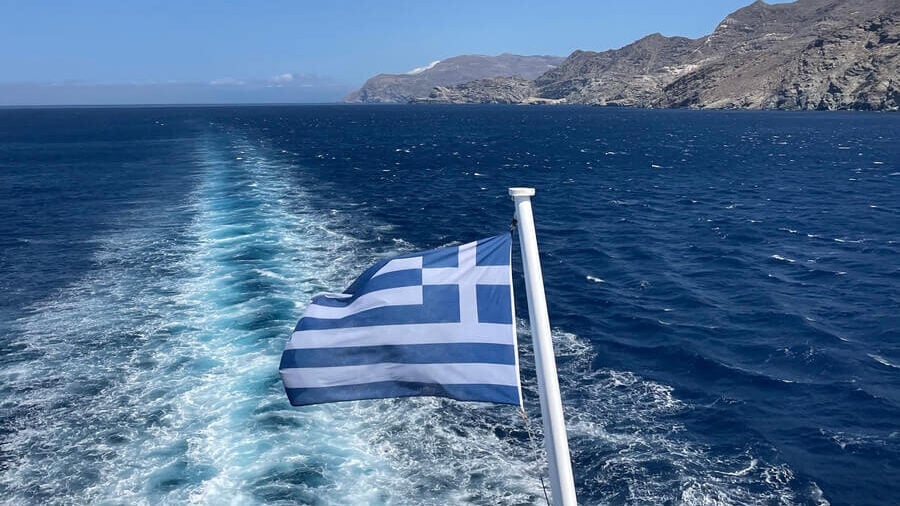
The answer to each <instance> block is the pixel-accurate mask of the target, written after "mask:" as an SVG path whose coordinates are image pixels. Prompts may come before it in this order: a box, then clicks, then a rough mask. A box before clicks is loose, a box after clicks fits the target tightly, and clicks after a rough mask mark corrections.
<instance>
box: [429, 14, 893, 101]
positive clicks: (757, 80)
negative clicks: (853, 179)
mask: <svg viewBox="0 0 900 506" xmlns="http://www.w3.org/2000/svg"><path fill="white" fill-rule="evenodd" d="M508 88H511V89H516V90H519V93H521V92H522V91H523V90H525V89H527V88H528V86H527V84H526V83H523V82H521V81H510V83H509V84H508V85H504V84H503V83H501V82H498V80H492V81H491V82H490V83H484V82H480V83H467V84H465V85H463V86H457V87H449V88H446V89H434V90H432V92H431V94H430V96H429V101H430V102H445V103H457V102H504V101H508V100H509V99H511V98H513V97H515V96H517V95H516V94H511V93H509V92H508V91H507V89H508ZM531 89H532V90H533V94H532V95H531V96H529V97H526V98H524V99H521V100H515V101H514V103H533V102H551V103H570V104H590V105H626V106H637V107H692V108H752V109H776V108H777V109H826V110H831V109H861V110H898V109H900V0H797V1H795V2H793V3H787V4H776V5H769V4H766V3H765V2H762V1H757V2H755V3H753V4H751V5H749V6H747V7H744V8H743V9H740V10H738V11H736V12H734V13H733V14H731V15H729V16H728V17H726V18H725V19H724V20H723V21H722V22H721V23H720V24H719V25H718V26H717V27H716V29H715V31H714V32H713V33H712V34H710V35H708V36H706V37H702V38H699V39H688V38H684V37H665V36H662V35H660V34H653V35H649V36H647V37H644V38H643V39H640V40H638V41H636V42H634V43H632V44H629V45H628V46H625V47H623V48H620V49H615V50H610V51H604V52H592V51H575V52H574V53H572V54H571V55H570V56H569V57H568V58H566V60H565V61H564V62H562V63H561V64H560V65H559V66H557V67H555V68H553V69H551V70H549V71H547V72H545V73H544V74H543V75H541V76H539V77H537V78H536V79H535V80H534V81H533V84H532V87H531ZM492 90H496V91H498V95H496V96H494V95H492V94H491V93H492Z"/></svg>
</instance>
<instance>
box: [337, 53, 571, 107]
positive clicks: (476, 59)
mask: <svg viewBox="0 0 900 506" xmlns="http://www.w3.org/2000/svg"><path fill="white" fill-rule="evenodd" d="M563 60H564V58H562V57H559V56H519V55H514V54H501V55H497V56H483V55H464V56H456V57H453V58H448V59H446V60H442V61H439V62H435V63H433V64H431V65H429V66H427V67H424V68H420V69H416V70H414V71H412V72H409V73H406V74H379V75H377V76H375V77H373V78H371V79H369V80H368V81H366V83H365V84H364V85H363V87H362V88H360V89H359V90H357V91H355V92H353V93H351V94H350V95H348V96H347V97H346V98H344V101H345V102H368V103H406V102H409V101H410V100H413V99H415V98H421V97H427V96H428V94H429V93H430V92H431V91H432V89H433V88H434V87H436V86H443V87H447V86H453V85H456V84H462V83H467V82H470V81H475V80H479V79H488V78H494V77H501V76H502V77H513V78H525V79H534V78H536V77H538V76H539V75H541V74H543V73H544V72H546V71H547V70H549V69H551V68H553V67H554V66H556V65H559V64H560V62H562V61H563Z"/></svg>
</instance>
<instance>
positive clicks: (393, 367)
mask: <svg viewBox="0 0 900 506" xmlns="http://www.w3.org/2000/svg"><path fill="white" fill-rule="evenodd" d="M281 374H282V376H281V377H282V379H283V381H284V386H286V387H287V388H325V387H337V386H347V385H363V384H366V383H377V382H379V381H414V382H421V383H440V384H445V385H454V384H456V385H471V384H488V385H505V386H511V387H518V383H517V377H518V375H517V371H516V366H514V365H502V364H393V363H383V364H368V365H349V366H341V367H309V368H302V369H282V370H281Z"/></svg>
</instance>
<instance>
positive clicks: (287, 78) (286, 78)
mask: <svg viewBox="0 0 900 506" xmlns="http://www.w3.org/2000/svg"><path fill="white" fill-rule="evenodd" d="M271 81H272V82H273V83H275V84H287V83H290V82H293V81H294V74H290V73H285V74H279V75H277V76H275V77H273V78H272V79H271Z"/></svg>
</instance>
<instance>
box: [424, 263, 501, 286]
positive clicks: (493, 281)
mask: <svg viewBox="0 0 900 506" xmlns="http://www.w3.org/2000/svg"><path fill="white" fill-rule="evenodd" d="M463 278H465V279H466V281H467V282H469V283H477V284H479V285H508V284H509V266H508V265H496V266H488V265H484V266H481V265H479V266H478V267H477V268H475V269H472V270H470V271H468V272H467V271H464V270H462V269H459V268H457V267H436V268H427V267H426V268H424V269H422V283H423V284H426V285H456V284H459V282H460V280H461V279H463Z"/></svg>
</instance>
